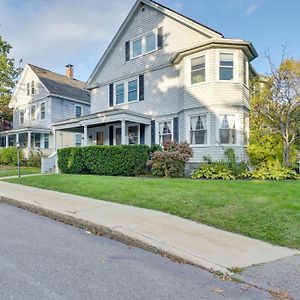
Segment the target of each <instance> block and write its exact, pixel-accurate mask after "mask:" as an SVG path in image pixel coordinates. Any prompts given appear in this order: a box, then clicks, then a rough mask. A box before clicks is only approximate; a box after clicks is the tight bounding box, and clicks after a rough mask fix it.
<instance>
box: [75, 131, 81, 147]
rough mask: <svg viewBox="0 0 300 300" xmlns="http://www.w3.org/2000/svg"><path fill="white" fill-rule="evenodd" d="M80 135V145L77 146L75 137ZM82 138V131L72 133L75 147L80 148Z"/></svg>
mask: <svg viewBox="0 0 300 300" xmlns="http://www.w3.org/2000/svg"><path fill="white" fill-rule="evenodd" d="M79 136H80V146H79V143H77V137H79ZM82 138H83V134H82V133H75V134H74V146H75V147H77V148H80V147H82Z"/></svg>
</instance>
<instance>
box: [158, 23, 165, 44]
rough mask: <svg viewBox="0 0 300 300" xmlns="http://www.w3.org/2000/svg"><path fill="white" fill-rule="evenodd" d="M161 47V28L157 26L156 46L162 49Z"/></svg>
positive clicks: (162, 39)
mask: <svg viewBox="0 0 300 300" xmlns="http://www.w3.org/2000/svg"><path fill="white" fill-rule="evenodd" d="M163 47H164V35H163V28H162V27H159V28H158V32H157V48H158V49H162V48H163Z"/></svg>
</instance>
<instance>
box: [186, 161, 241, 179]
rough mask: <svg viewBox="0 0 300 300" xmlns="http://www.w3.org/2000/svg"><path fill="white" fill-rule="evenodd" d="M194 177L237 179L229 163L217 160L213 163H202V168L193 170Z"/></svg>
mask: <svg viewBox="0 0 300 300" xmlns="http://www.w3.org/2000/svg"><path fill="white" fill-rule="evenodd" d="M192 178H193V179H201V178H206V179H223V180H232V179H236V176H235V175H234V174H233V172H232V170H230V169H229V167H228V165H227V164H225V163H222V162H216V163H211V164H207V163H205V164H202V165H201V166H200V168H198V169H197V170H195V171H194V172H193V174H192Z"/></svg>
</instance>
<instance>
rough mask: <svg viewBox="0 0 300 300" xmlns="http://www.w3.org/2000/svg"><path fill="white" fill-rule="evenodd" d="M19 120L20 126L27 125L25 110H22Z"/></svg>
mask: <svg viewBox="0 0 300 300" xmlns="http://www.w3.org/2000/svg"><path fill="white" fill-rule="evenodd" d="M21 114H23V122H21V120H22V118H21ZM19 120H20V125H24V124H25V110H24V109H21V110H20V111H19Z"/></svg>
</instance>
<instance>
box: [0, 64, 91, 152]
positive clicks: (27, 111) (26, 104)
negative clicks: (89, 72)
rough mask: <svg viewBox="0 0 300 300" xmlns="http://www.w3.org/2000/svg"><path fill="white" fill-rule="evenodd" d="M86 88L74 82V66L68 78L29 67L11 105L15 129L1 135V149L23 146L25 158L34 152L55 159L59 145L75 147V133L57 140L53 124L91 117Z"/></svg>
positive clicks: (70, 67) (65, 133)
mask: <svg viewBox="0 0 300 300" xmlns="http://www.w3.org/2000/svg"><path fill="white" fill-rule="evenodd" d="M84 85H85V84H84V82H82V81H79V80H76V79H74V78H73V66H72V65H67V66H66V75H60V74H57V73H54V72H51V71H49V70H46V69H43V68H40V67H36V66H33V65H30V64H28V65H26V66H25V68H24V70H23V72H22V74H21V76H20V79H19V81H18V84H17V86H16V89H15V91H14V93H13V96H12V100H11V102H10V107H11V108H12V109H13V126H12V129H10V130H4V131H2V132H0V146H1V147H9V146H16V145H17V144H19V145H20V148H21V149H23V152H24V155H25V157H28V155H29V153H30V152H31V151H33V152H36V151H40V152H41V153H42V154H43V155H45V156H47V155H51V154H52V153H53V151H54V150H55V148H56V145H57V147H70V146H75V145H76V137H75V135H74V134H73V133H70V132H61V133H60V135H59V136H57V137H55V136H54V132H53V128H52V124H53V123H55V122H58V121H60V120H63V119H66V118H71V117H81V116H84V115H87V114H89V113H90V92H89V91H87V90H85V89H84ZM54 142H55V143H54ZM54 144H55V145H54Z"/></svg>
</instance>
